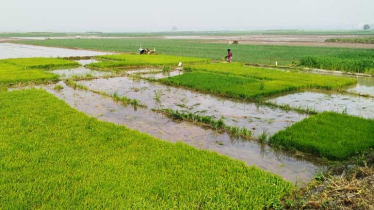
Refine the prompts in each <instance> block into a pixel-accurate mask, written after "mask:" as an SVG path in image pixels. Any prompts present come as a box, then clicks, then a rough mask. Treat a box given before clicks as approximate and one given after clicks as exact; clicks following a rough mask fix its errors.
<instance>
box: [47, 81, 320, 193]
mask: <svg viewBox="0 0 374 210" xmlns="http://www.w3.org/2000/svg"><path fill="white" fill-rule="evenodd" d="M78 85H82V86H86V87H89V89H90V90H93V91H96V90H99V91H101V92H105V93H106V94H108V95H112V94H113V93H116V94H117V95H118V96H119V97H122V96H126V97H129V98H131V99H136V100H139V101H140V102H141V103H142V104H146V105H147V107H138V108H135V107H133V106H130V105H128V106H123V105H122V104H121V103H117V102H115V101H114V100H112V99H111V98H108V97H105V96H103V95H101V94H96V93H92V92H91V91H85V90H80V89H73V88H72V87H69V86H67V85H65V84H64V82H59V83H58V84H56V85H48V86H44V87H43V88H44V89H46V90H47V91H48V92H50V93H51V94H53V95H55V96H56V97H58V98H60V99H62V100H64V101H65V102H66V103H68V104H69V105H70V106H71V107H74V108H75V109H77V110H79V111H81V112H84V113H86V114H87V115H89V116H92V117H95V118H98V119H100V120H103V121H107V122H113V123H116V124H120V125H125V126H126V127H129V128H131V129H134V130H138V131H140V132H143V133H148V134H150V135H152V136H154V137H157V138H160V139H163V140H165V141H169V142H174V143H175V142H184V143H187V144H189V145H191V146H194V147H196V148H199V149H205V150H210V151H215V152H218V153H220V154H223V155H226V156H229V157H232V158H234V159H238V160H242V161H244V162H246V163H247V164H248V165H256V166H258V167H259V168H262V169H264V170H267V171H270V172H272V173H275V174H278V175H280V176H282V177H283V178H284V179H286V180H289V181H292V182H293V183H297V184H298V185H299V186H300V185H303V184H305V183H307V182H309V181H310V180H311V179H312V178H313V177H314V176H315V174H317V173H318V172H320V171H321V170H322V169H323V167H324V164H323V163H320V162H319V161H318V160H317V161H314V160H313V159H309V158H308V157H300V156H296V155H294V154H293V153H289V152H287V151H282V150H276V149H273V148H272V147H270V146H268V145H266V144H260V143H258V142H257V141H248V140H247V139H242V138H240V137H236V136H235V135H229V134H228V133H226V132H225V133H221V132H217V131H216V130H215V129H207V128H205V127H201V126H200V125H198V124H193V123H189V122H186V121H175V120H172V119H170V118H169V117H167V116H165V115H163V114H160V113H158V112H155V111H152V109H154V108H158V109H159V108H165V107H168V108H173V109H174V108H175V109H179V110H186V111H189V112H196V113H200V114H201V115H205V116H217V117H218V119H219V118H220V117H221V115H222V116H225V120H224V121H225V123H226V124H227V125H231V126H245V127H247V128H249V129H252V128H255V130H253V133H254V135H256V136H257V135H260V134H261V133H262V132H263V131H264V130H263V129H266V130H265V131H266V133H267V134H269V135H272V134H274V133H276V132H277V131H279V130H282V129H284V128H285V127H286V126H288V125H291V124H292V123H293V122H295V121H300V120H301V119H303V117H305V116H304V115H300V114H297V113H294V112H286V111H282V110H280V109H270V108H267V107H256V105H255V104H242V103H237V102H232V101H229V100H225V101H222V100H220V99H219V98H215V97H211V96H207V95H201V94H196V93H194V92H189V91H186V90H183V89H178V90H177V89H174V88H172V87H171V88H169V87H167V86H164V87H163V86H161V87H160V85H157V84H154V83H148V82H147V81H136V80H135V81H134V80H132V79H131V78H125V77H123V78H111V79H108V80H107V79H97V80H92V81H81V82H78ZM56 86H60V87H63V88H62V89H61V90H56ZM156 88H157V89H156ZM154 90H157V91H156V93H157V94H159V93H160V95H161V96H160V102H158V101H157V99H156V97H155V96H156V94H155V92H154ZM166 93H169V94H170V96H169V94H168V95H164V94H166ZM187 98H188V100H186V99H187ZM190 99H191V100H190ZM201 102H206V103H201ZM197 103H200V105H199V104H197ZM182 104H185V105H184V107H185V108H182V107H180V106H182ZM191 108H192V109H191ZM300 169H302V170H300Z"/></svg>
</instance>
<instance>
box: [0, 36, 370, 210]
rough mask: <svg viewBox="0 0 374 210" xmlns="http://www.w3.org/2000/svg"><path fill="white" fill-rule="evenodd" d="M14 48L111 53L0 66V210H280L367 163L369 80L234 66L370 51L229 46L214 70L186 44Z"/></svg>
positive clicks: (204, 54) (204, 46)
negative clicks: (326, 178) (228, 56)
mask: <svg viewBox="0 0 374 210" xmlns="http://www.w3.org/2000/svg"><path fill="white" fill-rule="evenodd" d="M25 42H27V43H28V44H40V45H48V46H54V47H57V46H60V47H67V48H82V49H86V50H89V49H92V50H102V51H104V50H105V51H111V52H112V53H116V54H110V52H98V53H103V54H98V55H97V56H95V57H93V56H89V57H87V56H84V55H82V57H79V56H78V57H77V58H76V59H77V60H70V59H71V58H70V59H67V58H65V59H63V58H57V57H55V58H45V57H38V58H22V57H23V55H22V53H21V52H20V53H19V55H20V56H19V57H20V58H14V55H15V54H16V53H14V52H13V54H12V58H4V59H0V85H1V88H0V109H1V112H0V119H1V120H0V174H1V175H0V186H1V187H0V208H4V209H36V208H48V209H86V208H124V209H283V208H286V207H288V208H289V207H290V206H292V205H293V206H296V204H297V203H300V202H302V201H301V200H300V199H299V200H297V199H296V200H289V198H290V197H292V196H295V195H297V194H298V193H299V192H300V190H299V189H300V188H301V190H305V189H310V188H308V184H309V183H312V184H313V183H314V181H316V180H321V179H320V177H321V176H322V175H321V174H322V173H323V174H325V173H329V172H330V171H329V170H328V168H330V167H331V166H332V165H336V164H338V165H340V166H344V167H345V166H346V165H347V164H346V163H347V162H344V161H351V160H352V161H353V160H354V161H356V162H355V164H357V165H359V164H358V162H357V161H364V163H365V164H366V166H367V165H368V163H369V164H370V163H371V162H370V161H369V159H365V158H366V157H367V156H366V155H368V154H371V151H372V149H374V136H373V135H372V132H370V131H371V130H373V129H374V115H373V114H372V113H374V112H372V110H374V97H373V95H372V94H370V93H371V92H374V79H373V78H371V77H363V76H358V75H356V76H349V75H345V74H338V75H333V74H329V73H325V74H320V73H319V72H313V71H311V72H306V71H303V70H296V69H278V68H275V67H273V68H269V67H268V68H263V67H254V66H250V65H246V63H261V64H273V63H274V62H275V61H278V62H279V63H281V64H282V65H299V64H300V62H301V61H302V59H303V58H304V57H305V56H317V57H318V56H320V57H321V60H323V56H327V57H328V56H336V57H339V56H340V55H342V54H345V55H348V54H349V53H352V55H351V56H340V57H339V59H340V61H338V63H340V64H341V63H343V62H350V59H352V60H356V61H357V62H360V59H361V58H363V57H365V58H367V59H370V56H372V55H373V54H372V53H373V52H372V51H370V50H363V49H335V48H334V49H332V48H313V47H284V46H282V47H281V46H243V45H235V46H234V45H230V47H231V46H232V49H233V51H234V53H237V57H234V58H235V61H237V62H234V63H226V62H223V61H222V57H223V56H224V51H225V49H226V48H227V45H224V44H208V43H196V42H193V41H189V40H156V39H131V40H127V39H120V40H115V39H113V40H111V39H110V40H109V39H108V40H107V39H105V40H48V41H25ZM139 44H142V45H143V46H144V45H145V46H147V47H148V46H149V48H153V47H156V49H157V54H155V55H135V54H134V51H135V52H136V51H137V49H138V47H139ZM15 45H17V44H15ZM28 47H29V48H30V49H32V48H33V46H28ZM0 48H1V46H0ZM56 49H58V48H56ZM0 50H1V49H0ZM61 50H63V49H61ZM119 52H126V53H125V54H121V53H119ZM164 52H165V54H163V53H164ZM166 52H167V53H166ZM77 53H78V52H77ZM86 53H90V52H89V51H87V52H86ZM131 53H132V54H131ZM4 54H6V53H4ZM57 54H58V53H57ZM104 54H105V55H104ZM234 56H236V55H235V54H234ZM82 59H85V60H82ZM321 62H322V61H321ZM323 62H326V60H324V61H323ZM179 63H182V66H179ZM303 65H305V66H308V65H307V64H303ZM334 65H335V63H334ZM336 65H338V64H336ZM347 65H348V64H347ZM349 65H352V66H355V67H356V66H357V65H356V64H352V63H349ZM178 66H179V67H178ZM329 68H330V67H327V68H325V69H329ZM331 69H333V67H331ZM368 69H370V68H368ZM340 70H344V71H352V72H353V71H356V70H355V69H352V68H349V70H348V69H340ZM356 72H360V73H361V72H365V73H370V71H368V70H366V69H365V70H364V71H361V70H357V71H356ZM362 91H364V92H362ZM311 104H313V105H311ZM350 164H351V163H350ZM360 164H361V163H360ZM365 189H366V188H365ZM362 190H363V189H360V188H358V189H356V188H355V189H353V190H352V192H353V193H354V194H355V195H356V194H357V195H358V194H359V193H360V192H364V191H362ZM365 193H366V191H365ZM310 205H311V204H310V203H308V201H306V200H305V203H304V206H308V207H310Z"/></svg>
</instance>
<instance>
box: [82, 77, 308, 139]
mask: <svg viewBox="0 0 374 210" xmlns="http://www.w3.org/2000/svg"><path fill="white" fill-rule="evenodd" d="M78 83H79V84H81V85H84V86H86V87H88V88H89V89H90V90H95V91H104V92H106V93H108V94H111V95H112V94H114V93H117V94H118V95H119V96H126V97H128V98H131V99H137V100H138V101H140V103H142V104H145V105H147V107H148V108H149V109H173V110H179V111H185V112H189V113H194V114H198V115H202V116H211V117H214V118H215V119H216V120H219V119H221V118H223V120H224V122H225V123H226V125H230V126H236V127H245V128H247V129H249V130H252V132H253V134H254V136H255V137H257V136H259V135H261V134H262V133H263V132H265V133H266V134H268V135H273V134H275V133H276V132H278V131H280V130H283V129H285V128H286V127H287V126H290V125H292V124H293V123H295V122H299V121H301V120H302V119H304V118H306V117H308V116H307V115H304V114H299V113H296V112H293V111H284V110H281V109H278V108H270V107H266V106H258V105H256V104H254V103H246V102H241V101H233V100H226V99H222V98H219V97H215V96H212V95H208V94H201V93H197V92H195V91H190V90H186V89H183V88H176V87H171V86H167V85H163V84H159V83H157V82H149V81H147V80H142V79H135V78H129V77H116V78H109V79H95V80H90V81H79V82H78Z"/></svg>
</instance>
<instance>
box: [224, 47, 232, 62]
mask: <svg viewBox="0 0 374 210" xmlns="http://www.w3.org/2000/svg"><path fill="white" fill-rule="evenodd" d="M225 58H226V59H227V62H228V63H231V61H232V53H231V50H230V49H228V50H227V56H226V57H225Z"/></svg>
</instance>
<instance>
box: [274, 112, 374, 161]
mask: <svg viewBox="0 0 374 210" xmlns="http://www.w3.org/2000/svg"><path fill="white" fill-rule="evenodd" d="M373 130H374V120H368V119H363V118H359V117H354V116H348V115H344V114H338V113H331V112H324V113H321V114H318V115H316V116H311V117H310V118H307V119H304V120H303V121H301V122H298V123H296V124H294V125H292V126H291V127H289V128H287V129H286V130H284V131H280V132H278V133H277V134H275V135H274V136H272V137H271V138H270V142H271V143H272V144H274V145H278V146H281V147H284V148H287V149H291V150H299V151H302V152H307V153H312V154H315V155H318V156H320V157H325V158H328V159H331V160H344V159H347V158H349V157H351V156H354V155H358V154H361V153H363V152H367V151H369V149H370V148H374V133H373V132H371V131H373Z"/></svg>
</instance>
